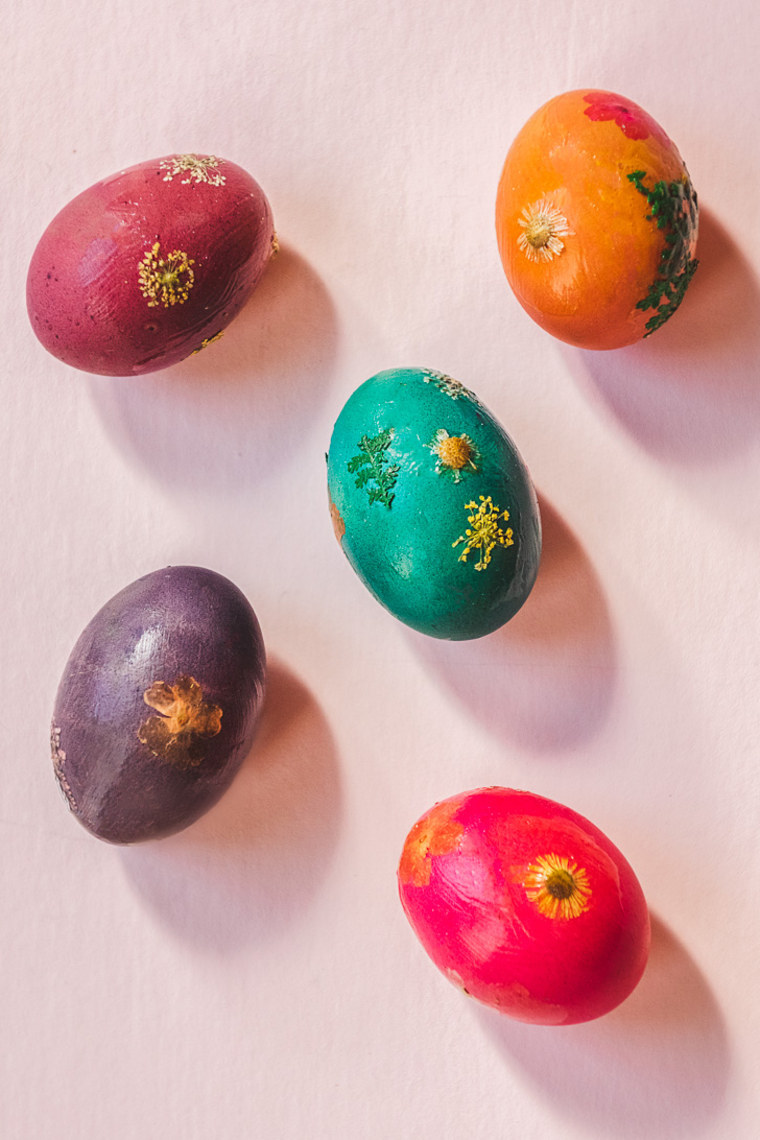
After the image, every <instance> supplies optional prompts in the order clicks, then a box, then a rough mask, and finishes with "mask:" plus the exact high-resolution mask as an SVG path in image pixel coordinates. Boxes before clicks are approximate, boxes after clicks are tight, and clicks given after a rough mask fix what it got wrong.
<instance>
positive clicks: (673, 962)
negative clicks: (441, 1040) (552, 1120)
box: [476, 917, 730, 1140]
mask: <svg viewBox="0 0 760 1140" xmlns="http://www.w3.org/2000/svg"><path fill="white" fill-rule="evenodd" d="M476 1016H477V1019H478V1021H479V1022H480V1024H481V1026H482V1027H483V1029H484V1031H485V1032H486V1034H487V1036H488V1037H490V1038H491V1040H492V1041H493V1042H494V1044H495V1046H496V1047H497V1049H499V1050H500V1051H501V1052H502V1053H503V1054H504V1056H505V1058H506V1059H507V1061H508V1063H509V1065H510V1068H515V1067H516V1068H517V1069H519V1070H521V1071H522V1072H523V1073H524V1074H525V1076H526V1077H527V1078H528V1079H529V1081H530V1083H531V1084H532V1085H534V1086H535V1087H536V1088H537V1089H538V1091H539V1094H540V1097H541V1100H542V1103H544V1104H549V1105H551V1106H552V1108H553V1109H554V1111H555V1113H556V1115H557V1117H558V1118H564V1119H572V1120H573V1121H574V1122H575V1121H578V1122H581V1123H582V1124H583V1126H584V1127H585V1128H586V1129H589V1130H591V1131H593V1132H595V1133H596V1134H597V1135H599V1136H601V1137H604V1138H610V1137H618V1138H620V1140H636V1138H638V1137H647V1138H648V1140H660V1138H667V1140H673V1138H675V1137H677V1136H689V1137H692V1136H697V1135H699V1133H700V1132H701V1131H703V1130H704V1129H705V1128H707V1127H709V1125H710V1123H711V1122H712V1121H713V1119H714V1117H715V1115H716V1113H717V1112H718V1111H719V1110H720V1107H721V1105H722V1104H723V1102H724V1100H725V1095H726V1088H727V1084H728V1078H729V1072H730V1053H729V1045H728V1037H727V1033H726V1028H725V1024H724V1021H723V1017H722V1014H721V1012H720V1009H719V1008H718V1005H717V1003H716V1001H715V998H714V996H713V994H712V992H711V991H710V988H709V986H708V984H707V982H706V980H705V978H704V977H703V975H702V974H701V972H700V971H699V969H698V967H697V966H696V964H695V963H694V961H693V960H692V959H691V957H690V956H689V954H688V952H687V951H686V950H685V949H684V947H683V946H682V945H681V944H680V942H679V941H678V940H677V939H676V937H675V936H674V935H673V934H672V933H671V931H670V930H668V928H667V927H666V926H665V925H664V924H663V923H662V922H661V921H660V920H659V919H657V918H654V917H653V919H652V950H651V954H650V958H649V964H648V965H647V968H646V970H645V972H644V976H643V978H642V980H641V982H640V983H639V985H638V987H637V988H636V990H634V992H633V994H631V996H630V997H629V998H628V999H627V1000H626V1001H625V1002H623V1004H622V1005H621V1006H618V1008H617V1009H616V1010H613V1011H612V1013H609V1014H607V1015H606V1016H605V1017H601V1018H599V1019H598V1020H596V1021H590V1022H586V1023H585V1024H582V1025H570V1026H563V1027H548V1028H547V1027H546V1026H535V1025H525V1024H522V1023H520V1022H516V1021H513V1020H511V1019H510V1018H508V1017H505V1016H504V1015H503V1014H500V1013H498V1012H497V1011H495V1010H491V1009H488V1008H486V1007H485V1006H478V1007H477V1010H476Z"/></svg>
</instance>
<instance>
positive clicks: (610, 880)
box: [398, 788, 650, 1025]
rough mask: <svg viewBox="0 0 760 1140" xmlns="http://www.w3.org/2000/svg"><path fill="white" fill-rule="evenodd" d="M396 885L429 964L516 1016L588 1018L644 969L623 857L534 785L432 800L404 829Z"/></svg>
mask: <svg viewBox="0 0 760 1140" xmlns="http://www.w3.org/2000/svg"><path fill="white" fill-rule="evenodd" d="M398 885H399V892H400V896H401V902H402V905H403V908H404V911H405V912H406V916H407V918H408V919H409V922H410V923H411V925H412V928H413V929H414V931H415V933H416V934H417V937H418V938H419V940H420V942H421V943H422V945H423V947H424V948H425V950H426V951H427V953H428V954H429V956H430V957H431V959H432V960H433V962H434V963H435V964H436V966H438V968H439V969H440V970H442V971H443V973H444V974H445V975H446V976H447V977H448V978H449V980H450V981H452V982H453V983H454V984H455V985H457V986H458V987H459V988H461V989H463V990H464V991H465V992H466V993H468V994H469V995H471V996H472V997H474V998H476V999H478V1000H479V1001H481V1002H483V1003H484V1004H486V1005H488V1006H492V1007H493V1008H495V1009H498V1010H500V1011H501V1012H502V1013H505V1014H507V1015H508V1016H510V1017H514V1018H516V1019H517V1020H519V1021H528V1022H533V1023H535V1024H539V1025H570V1024H573V1023H575V1022H581V1021H590V1020H592V1019H594V1018H596V1017H600V1016H601V1015H602V1014H605V1013H608V1012H609V1011H610V1010H611V1009H614V1008H615V1006H617V1005H619V1004H620V1002H622V1001H623V1000H624V999H625V998H626V997H628V995H629V994H630V993H631V991H632V990H633V989H634V988H635V986H636V985H637V983H638V981H639V979H640V978H641V975H642V973H643V972H644V967H645V965H646V962H647V957H648V953H649V942H650V924H649V912H648V910H647V905H646V901H645V899H644V895H643V892H642V889H641V886H640V884H639V881H638V879H637V878H636V876H635V874H634V872H633V870H632V869H631V867H630V864H629V863H628V862H627V860H626V859H625V858H624V856H623V855H622V854H621V853H620V851H618V849H617V847H615V846H614V844H613V843H611V842H610V840H609V839H608V838H607V837H606V836H605V835H604V834H603V833H602V832H601V831H600V830H599V828H597V827H595V826H594V824H593V823H590V822H589V820H587V819H585V818H584V817H583V816H581V815H578V813H577V812H575V811H572V810H571V809H570V808H567V807H564V806H562V805H561V804H558V803H554V802H553V801H552V800H548V799H545V798H544V797H543V796H537V795H534V794H532V793H530V792H519V791H513V790H511V789H508V788H480V789H478V790H476V791H471V792H464V793H463V794H461V795H457V796H452V797H451V798H450V799H447V800H443V801H442V802H441V803H438V804H436V805H435V807H433V808H432V809H431V810H430V811H428V812H427V813H426V814H425V815H423V816H422V818H421V819H419V820H418V821H417V823H415V825H414V827H413V828H412V829H411V831H410V832H409V835H408V836H407V838H406V842H405V843H404V848H403V853H402V855H401V861H400V863H399V868H398Z"/></svg>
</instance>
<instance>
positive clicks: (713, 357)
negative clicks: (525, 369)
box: [561, 209, 760, 465]
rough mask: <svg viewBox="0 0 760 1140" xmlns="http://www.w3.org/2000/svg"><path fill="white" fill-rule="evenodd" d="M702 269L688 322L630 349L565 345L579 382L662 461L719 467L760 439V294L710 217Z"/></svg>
mask: <svg viewBox="0 0 760 1140" xmlns="http://www.w3.org/2000/svg"><path fill="white" fill-rule="evenodd" d="M697 255H698V258H699V262H700V264H699V268H698V270H697V272H696V274H695V276H694V279H693V281H692V282H691V284H690V286H689V289H688V291H687V293H686V296H685V298H684V301H683V304H682V305H681V307H680V308H679V310H678V312H677V313H675V314H674V316H673V317H672V318H671V319H670V320H669V321H668V322H667V323H666V324H665V325H663V326H662V327H661V328H660V329H658V330H657V331H656V332H655V333H654V335H653V336H651V337H647V338H646V339H645V340H642V341H639V342H638V344H635V345H632V346H631V347H630V348H620V349H615V350H613V351H607V352H592V351H589V350H585V349H579V348H571V347H570V346H568V345H562V349H561V351H562V353H563V355H564V357H565V359H566V361H567V363H568V366H569V368H570V372H571V374H572V375H573V376H574V378H575V379H576V380H577V382H579V383H580V384H581V385H582V386H584V387H586V388H587V389H588V390H590V391H591V392H592V393H593V395H594V397H595V399H597V400H599V401H600V402H601V403H602V404H603V405H604V406H605V408H606V409H607V410H608V411H609V412H611V413H612V415H613V416H614V417H615V418H616V419H617V421H618V422H619V423H620V424H622V426H623V427H624V428H625V429H626V431H627V432H629V433H630V435H631V436H632V437H633V438H634V439H635V440H636V441H637V442H638V443H639V444H640V446H641V447H643V448H644V449H645V450H646V451H648V452H650V453H651V454H652V455H654V456H656V457H658V458H660V459H662V460H670V461H674V462H677V463H683V464H698V465H702V464H709V463H714V462H717V461H720V460H722V459H724V458H725V457H726V456H730V455H732V454H734V453H736V452H737V451H741V450H742V449H743V448H746V447H748V446H749V445H750V444H752V443H753V441H754V440H755V439H756V437H757V435H758V432H760V287H759V284H758V279H757V277H756V276H755V274H754V272H753V270H752V268H751V266H750V264H749V262H748V261H747V259H746V258H745V257H744V256H743V254H742V252H741V250H740V249H739V248H738V246H737V245H736V244H735V242H734V241H733V239H732V238H731V236H730V235H729V234H728V232H727V231H726V230H725V229H724V228H723V226H722V225H721V224H720V222H719V221H718V220H717V219H716V218H715V217H714V216H713V215H712V214H711V213H710V212H709V211H707V210H704V209H703V210H702V211H701V214H700V236H699V243H698V249H697Z"/></svg>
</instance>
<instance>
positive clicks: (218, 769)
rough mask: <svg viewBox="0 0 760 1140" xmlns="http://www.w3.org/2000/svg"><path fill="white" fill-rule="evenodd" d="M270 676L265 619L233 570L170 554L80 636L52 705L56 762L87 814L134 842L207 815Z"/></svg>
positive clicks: (107, 832) (102, 833)
mask: <svg viewBox="0 0 760 1140" xmlns="http://www.w3.org/2000/svg"><path fill="white" fill-rule="evenodd" d="M265 676H266V656H265V651H264V643H263V640H262V637H261V630H260V628H259V623H258V621H257V619H256V616H255V614H254V612H253V610H252V609H251V606H250V604H249V602H248V601H247V600H246V598H245V597H244V596H243V594H242V593H241V592H240V590H239V589H238V588H237V586H235V585H233V583H232V582H230V581H228V579H227V578H224V577H222V576H221V575H220V574H216V573H214V571H212V570H206V569H203V568H201V567H198V566H170V567H168V568H166V569H165V570H156V571H155V572H153V573H152V574H147V575H146V576H145V577H144V578H140V579H138V580H137V581H136V582H132V583H131V584H130V585H129V586H127V587H126V588H125V589H123V590H121V591H120V593H118V594H116V595H115V597H113V598H111V600H110V601H109V602H107V603H106V604H105V605H104V606H103V608H102V609H101V610H99V612H98V613H97V614H96V615H95V616H94V617H93V618H92V620H91V621H90V623H89V624H88V625H87V627H86V628H85V630H84V631H83V633H82V634H81V636H80V637H79V640H78V641H77V643H76V645H75V646H74V648H73V650H72V652H71V656H70V657H69V660H68V663H67V665H66V667H65V669H64V672H63V676H62V678H61V683H60V686H59V688H58V694H57V696H56V700H55V708H54V711H53V720H52V726H51V738H50V739H51V752H52V758H53V768H54V771H55V775H56V777H57V779H58V783H59V785H60V787H61V789H62V791H63V793H64V795H65V797H66V800H67V801H68V805H69V807H70V809H71V811H72V812H73V813H74V815H75V816H76V818H77V819H78V820H79V822H80V823H81V824H83V825H84V827H86V828H87V829H88V831H91V832H92V833H93V834H94V835H96V836H98V838H100V839H105V840H109V841H110V842H112V843H135V842H138V841H140V840H144V839H155V838H158V837H160V836H164V835H169V834H171V833H172V832H175V831H179V830H180V829H181V828H184V827H187V825H188V824H190V823H192V822H193V821H194V820H196V819H197V818H198V817H199V816H200V815H202V814H203V812H205V811H207V810H208V808H210V807H211V806H212V805H213V804H214V803H216V801H217V800H218V799H219V797H220V796H221V795H222V793H223V792H224V791H225V789H226V788H227V787H228V786H229V784H230V782H231V781H232V779H233V777H234V775H235V773H236V772H237V771H238V769H239V767H240V765H241V763H242V762H243V760H244V758H245V756H246V755H247V753H248V751H249V749H250V747H251V743H252V740H253V735H254V730H255V727H256V722H257V719H258V716H259V712H260V709H261V705H262V701H263V696H264V687H265Z"/></svg>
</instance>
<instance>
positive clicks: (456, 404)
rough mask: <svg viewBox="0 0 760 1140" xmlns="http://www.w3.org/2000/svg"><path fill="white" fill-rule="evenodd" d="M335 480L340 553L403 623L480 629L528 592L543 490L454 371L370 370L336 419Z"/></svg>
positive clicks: (331, 474)
mask: <svg viewBox="0 0 760 1140" xmlns="http://www.w3.org/2000/svg"><path fill="white" fill-rule="evenodd" d="M327 479H328V490H329V496H330V510H331V513H332V518H333V525H334V528H335V534H336V537H337V538H338V541H339V542H340V544H341V546H342V548H343V551H344V553H345V554H346V556H347V557H348V560H349V562H350V563H351V565H352V566H353V568H354V570H355V571H356V573H357V574H358V575H359V577H360V578H361V580H362V581H363V582H364V584H365V585H366V586H367V588H368V589H369V590H370V591H371V592H372V593H373V594H374V596H375V597H376V598H377V600H378V601H379V602H381V604H382V605H384V606H385V607H386V608H387V609H388V610H390V612H391V613H392V614H393V615H394V616H395V617H397V618H398V619H399V620H400V621H402V622H404V623H405V624H406V625H409V626H411V627H412V628H413V629H416V630H419V631H420V632H422V633H426V634H430V635H431V636H432V637H441V638H451V639H454V640H462V639H466V638H474V637H481V636H483V634H487V633H491V632H492V631H493V630H495V629H498V627H499V626H501V625H503V624H504V622H506V621H508V620H509V619H510V618H511V617H512V616H513V615H514V614H515V613H516V612H517V611H518V610H519V608H520V606H521V605H522V604H523V602H524V601H525V599H526V598H527V597H528V594H529V593H530V591H531V588H532V586H533V583H534V581H535V578H536V574H537V572H538V563H539V558H540V553H541V525H540V520H539V514H538V505H537V502H536V495H535V492H534V490H533V486H532V484H531V481H530V477H529V475H528V472H527V470H526V468H525V465H524V463H523V461H522V459H521V458H520V456H519V454H518V452H517V449H516V447H515V445H514V444H513V443H512V441H511V440H510V438H509V436H508V435H507V434H506V432H505V431H504V429H503V428H502V427H501V426H500V425H499V424H498V423H497V421H496V420H495V419H494V417H493V416H492V415H491V413H490V412H489V411H488V410H487V409H486V408H485V407H484V406H483V405H482V404H481V403H480V401H479V400H478V398H477V396H475V395H474V394H473V393H472V392H470V391H468V389H467V388H465V387H464V386H463V385H462V384H460V383H459V382H458V381H457V380H453V379H452V378H451V377H450V376H446V375H444V374H443V373H441V372H435V371H433V370H432V369H426V368H395V369H390V370H388V371H386V372H379V373H378V374H377V375H376V376H373V377H372V378H371V379H369V380H367V381H366V383H364V384H362V385H361V386H360V387H359V388H358V389H357V390H356V391H355V392H354V394H353V395H352V396H351V397H350V399H349V400H348V402H347V403H346V405H345V406H344V408H343V410H342V411H341V413H340V415H339V417H338V419H337V421H336V424H335V428H334V430H333V435H332V440H331V442H330V452H329V455H328V457H327Z"/></svg>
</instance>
